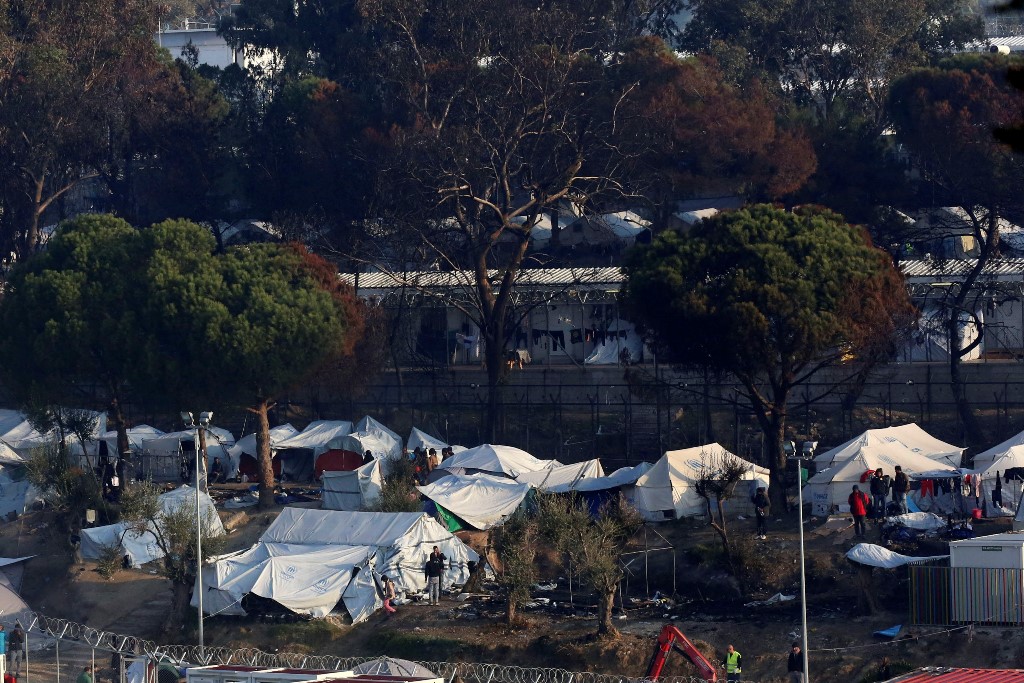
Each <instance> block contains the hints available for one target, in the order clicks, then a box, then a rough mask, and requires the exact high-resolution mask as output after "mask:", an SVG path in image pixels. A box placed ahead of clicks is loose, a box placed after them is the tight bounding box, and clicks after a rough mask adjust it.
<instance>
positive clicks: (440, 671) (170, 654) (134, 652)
mask: <svg viewBox="0 0 1024 683" xmlns="http://www.w3.org/2000/svg"><path fill="white" fill-rule="evenodd" d="M17 622H18V623H20V624H21V626H22V628H23V630H24V631H25V659H24V661H23V662H22V663H21V665H20V667H18V671H17V681H18V683H60V682H61V681H62V680H63V681H67V682H68V683H73V682H74V681H75V680H76V678H77V676H78V675H79V674H80V673H81V672H82V670H83V668H84V667H86V666H87V665H88V666H91V667H92V671H93V678H92V680H93V683H101V682H102V681H111V682H112V683H163V680H164V679H162V678H161V679H159V681H158V678H157V671H158V669H157V668H156V667H157V666H158V665H159V664H161V663H164V664H171V665H173V666H175V667H191V666H213V665H226V666H239V667H258V668H264V669H275V668H286V669H317V670H323V671H347V670H350V669H352V668H354V667H356V666H358V665H360V664H363V663H365V662H371V661H375V660H378V659H380V658H381V657H380V656H366V657H338V656H333V655H315V654H303V653H295V652H264V651H263V650H259V649H256V648H241V649H232V648H223V647H205V648H200V647H199V646H198V645H161V644H158V643H155V642H154V641H151V640H146V639H143V638H138V637H135V636H128V635H123V634H119V633H112V632H109V631H102V630H99V629H95V628H92V627H91V626H87V625H85V624H80V623H78V622H74V621H69V620H67V619H56V618H53V617H48V616H46V615H44V614H39V613H37V612H29V613H24V612H23V613H21V614H19V615H17ZM0 623H3V624H4V626H6V627H7V629H8V632H10V630H11V629H12V628H13V626H14V624H15V618H14V617H7V618H3V617H0ZM8 642H9V641H8ZM12 654H13V653H9V654H8V671H11V672H14V671H15V663H14V662H15V660H14V659H13V658H12V656H11V655H12ZM140 661H141V662H144V663H146V664H147V666H146V667H144V671H145V672H147V673H145V674H143V675H142V676H138V677H133V676H132V675H131V674H130V672H129V669H130V668H131V667H130V665H131V664H132V663H134V662H140ZM414 663H415V664H418V665H420V666H422V667H424V668H426V669H428V670H429V671H431V672H433V673H434V674H435V675H436V676H437V677H439V678H443V679H444V681H445V683H642V682H643V681H645V680H646V679H644V678H643V677H630V676H622V675H616V674H601V673H594V672H590V671H567V670H565V669H555V668H540V667H536V668H533V667H522V666H510V665H504V664H487V663H481V662H425V661H416V662H414ZM149 665H152V666H149ZM659 681H660V682H661V683H704V679H702V678H700V677H697V676H664V677H662V678H660V679H659ZM742 683H754V682H753V681H743V682H742Z"/></svg>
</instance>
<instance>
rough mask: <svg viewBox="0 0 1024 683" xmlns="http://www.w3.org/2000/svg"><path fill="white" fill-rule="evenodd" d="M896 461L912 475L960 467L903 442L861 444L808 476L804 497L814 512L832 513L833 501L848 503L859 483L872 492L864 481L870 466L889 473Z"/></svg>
mask: <svg viewBox="0 0 1024 683" xmlns="http://www.w3.org/2000/svg"><path fill="white" fill-rule="evenodd" d="M896 465H899V466H901V467H902V468H903V471H904V472H905V473H906V474H907V475H908V476H913V475H915V474H918V473H922V472H932V471H938V472H940V473H941V472H956V471H957V470H956V468H955V467H952V466H950V467H947V468H943V467H941V464H940V463H939V461H938V460H933V459H932V458H929V457H927V456H926V455H924V454H923V453H918V452H914V451H910V450H907V449H906V448H903V447H902V446H897V447H895V448H894V447H891V446H888V447H875V446H859V447H858V449H857V451H856V452H855V454H854V455H853V456H852V457H849V458H847V459H845V460H837V461H836V462H835V465H834V466H833V467H829V468H827V469H824V470H821V471H819V472H818V473H817V474H815V475H814V476H813V477H811V478H810V479H808V480H807V485H806V486H805V487H804V494H803V496H804V500H805V501H810V503H811V504H812V510H813V511H814V514H816V515H821V514H828V511H829V509H831V507H832V506H833V505H845V504H846V502H847V499H848V498H849V497H850V493H851V492H852V491H853V486H854V485H855V484H856V485H859V486H861V490H862V491H864V492H865V493H870V491H869V490H868V485H867V484H866V483H864V484H862V482H861V477H863V476H864V474H865V473H866V472H867V471H868V470H872V471H873V470H875V469H877V468H879V467H881V468H882V470H883V471H884V472H885V473H886V474H888V475H890V476H892V475H893V474H895V472H896Z"/></svg>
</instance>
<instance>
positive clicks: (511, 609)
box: [505, 595, 516, 625]
mask: <svg viewBox="0 0 1024 683" xmlns="http://www.w3.org/2000/svg"><path fill="white" fill-rule="evenodd" d="M505 623H506V624H509V625H511V624H514V623H516V601H515V600H513V599H512V596H511V595H509V596H508V605H507V606H506V607H505Z"/></svg>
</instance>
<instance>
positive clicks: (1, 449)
mask: <svg viewBox="0 0 1024 683" xmlns="http://www.w3.org/2000/svg"><path fill="white" fill-rule="evenodd" d="M24 462H25V458H23V457H21V456H20V455H18V454H17V453H15V452H14V450H13V449H12V448H11V447H10V446H8V445H7V444H5V443H4V442H3V441H0V465H22V464H24Z"/></svg>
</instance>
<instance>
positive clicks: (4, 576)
mask: <svg viewBox="0 0 1024 683" xmlns="http://www.w3.org/2000/svg"><path fill="white" fill-rule="evenodd" d="M33 557H35V555H26V556H25V557H0V585H3V586H7V587H8V588H10V589H11V590H13V591H14V592H16V593H19V594H20V593H21V582H22V579H23V578H24V576H25V563H26V562H28V561H29V560H31V559H32V558H33Z"/></svg>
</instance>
